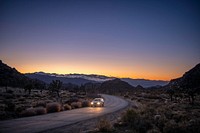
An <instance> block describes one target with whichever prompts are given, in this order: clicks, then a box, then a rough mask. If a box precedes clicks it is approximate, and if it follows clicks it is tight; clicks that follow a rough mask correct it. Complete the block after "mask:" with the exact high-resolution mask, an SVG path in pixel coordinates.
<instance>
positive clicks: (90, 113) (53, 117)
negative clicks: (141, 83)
mask: <svg viewBox="0 0 200 133" xmlns="http://www.w3.org/2000/svg"><path fill="white" fill-rule="evenodd" d="M102 96H103V97H104V98H105V107H103V108H102V107H96V108H93V107H87V108H80V109H75V110H70V111H63V112H59V113H51V114H46V115H40V116H33V117H26V118H19V119H13V120H6V121H0V133H38V132H43V131H46V130H50V129H54V128H59V127H62V126H66V125H71V124H74V123H77V122H79V121H83V120H88V119H91V118H95V117H98V116H101V115H105V114H107V113H111V112H115V111H117V110H120V109H122V108H124V107H126V106H127V105H128V102H127V101H125V100H123V99H121V98H118V97H115V96H111V95H105V94H102Z"/></svg>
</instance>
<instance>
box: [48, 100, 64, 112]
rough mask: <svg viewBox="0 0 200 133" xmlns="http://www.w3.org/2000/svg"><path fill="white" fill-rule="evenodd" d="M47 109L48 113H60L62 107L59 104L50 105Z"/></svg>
mask: <svg viewBox="0 0 200 133" xmlns="http://www.w3.org/2000/svg"><path fill="white" fill-rule="evenodd" d="M46 109H47V113H53V112H60V110H61V106H60V104H59V103H57V102H55V103H48V104H47V107H46Z"/></svg>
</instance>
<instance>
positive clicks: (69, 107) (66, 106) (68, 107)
mask: <svg viewBox="0 0 200 133" xmlns="http://www.w3.org/2000/svg"><path fill="white" fill-rule="evenodd" d="M64 109H65V110H71V109H72V107H71V106H70V105H69V104H65V105H64Z"/></svg>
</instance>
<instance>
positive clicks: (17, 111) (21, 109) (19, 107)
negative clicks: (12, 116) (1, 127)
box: [15, 105, 25, 114]
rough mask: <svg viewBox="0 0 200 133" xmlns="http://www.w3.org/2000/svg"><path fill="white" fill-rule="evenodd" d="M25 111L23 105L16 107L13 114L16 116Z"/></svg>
mask: <svg viewBox="0 0 200 133" xmlns="http://www.w3.org/2000/svg"><path fill="white" fill-rule="evenodd" d="M24 110H25V107H24V106H23V105H18V106H17V107H16V108H15V112H16V113H17V114H20V113H21V112H22V111H24Z"/></svg>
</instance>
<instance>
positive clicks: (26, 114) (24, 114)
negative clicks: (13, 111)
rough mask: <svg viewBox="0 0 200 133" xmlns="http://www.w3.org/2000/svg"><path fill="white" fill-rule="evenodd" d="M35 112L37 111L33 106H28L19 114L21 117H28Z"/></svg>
mask: <svg viewBox="0 0 200 133" xmlns="http://www.w3.org/2000/svg"><path fill="white" fill-rule="evenodd" d="M36 114H37V113H36V112H35V109H34V108H28V109H26V110H24V111H22V113H21V116H22V117H28V116H34V115H36Z"/></svg>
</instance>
